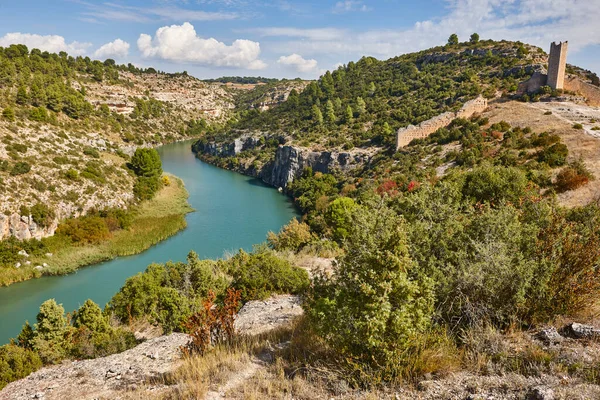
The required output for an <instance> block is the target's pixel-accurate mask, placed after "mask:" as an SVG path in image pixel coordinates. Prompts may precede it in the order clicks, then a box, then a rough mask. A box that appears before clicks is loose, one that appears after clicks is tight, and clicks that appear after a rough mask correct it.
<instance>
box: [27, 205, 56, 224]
mask: <svg viewBox="0 0 600 400" xmlns="http://www.w3.org/2000/svg"><path fill="white" fill-rule="evenodd" d="M29 212H30V214H31V218H33V221H34V222H35V223H36V224H38V225H40V226H42V227H49V226H50V225H52V223H53V222H54V219H55V218H56V213H55V212H54V210H53V209H51V208H50V207H48V206H47V205H46V204H44V203H37V204H36V205H34V206H33V207H31V209H30V210H29Z"/></svg>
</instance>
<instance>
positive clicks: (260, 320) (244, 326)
mask: <svg viewBox="0 0 600 400" xmlns="http://www.w3.org/2000/svg"><path fill="white" fill-rule="evenodd" d="M303 313H304V310H303V309H302V306H301V305H300V298H299V297H298V296H292V295H287V294H284V295H279V296H273V297H271V298H269V299H267V300H264V301H261V300H257V301H249V302H248V303H246V304H244V307H242V309H241V310H240V312H239V313H238V315H237V318H236V319H235V330H236V332H238V333H240V334H243V335H258V334H261V333H265V332H268V331H271V330H274V329H278V328H282V327H285V326H289V324H290V323H291V322H292V321H293V320H294V319H296V318H297V317H299V316H300V315H302V314H303Z"/></svg>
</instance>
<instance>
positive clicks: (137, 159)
mask: <svg viewBox="0 0 600 400" xmlns="http://www.w3.org/2000/svg"><path fill="white" fill-rule="evenodd" d="M130 167H131V169H132V170H133V172H135V174H136V175H137V176H143V177H146V178H152V177H159V176H160V175H162V172H163V171H162V162H161V161H160V155H159V154H158V151H156V149H151V148H139V149H137V150H136V151H135V153H134V154H133V157H132V158H131V163H130Z"/></svg>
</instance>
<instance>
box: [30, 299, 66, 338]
mask: <svg viewBox="0 0 600 400" xmlns="http://www.w3.org/2000/svg"><path fill="white" fill-rule="evenodd" d="M36 319H37V323H36V324H35V334H36V337H37V338H39V339H44V340H57V339H62V335H63V334H64V333H65V331H66V329H67V320H66V318H65V309H64V308H63V306H62V305H59V304H57V303H56V300H54V299H50V300H46V301H45V302H43V303H42V305H41V306H40V312H39V313H38V315H37V317H36Z"/></svg>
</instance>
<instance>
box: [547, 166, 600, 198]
mask: <svg viewBox="0 0 600 400" xmlns="http://www.w3.org/2000/svg"><path fill="white" fill-rule="evenodd" d="M592 179H593V176H592V174H591V172H590V171H589V170H588V169H587V168H586V166H585V164H583V162H581V161H576V162H573V163H571V164H570V165H569V166H568V167H566V168H564V169H563V170H562V171H560V172H559V173H558V175H557V176H556V183H555V187H556V191H557V192H558V193H562V192H566V191H569V190H575V189H577V188H579V187H581V186H583V185H586V184H587V183H588V182H589V181H590V180H592Z"/></svg>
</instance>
